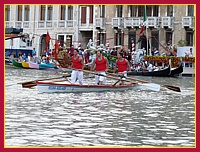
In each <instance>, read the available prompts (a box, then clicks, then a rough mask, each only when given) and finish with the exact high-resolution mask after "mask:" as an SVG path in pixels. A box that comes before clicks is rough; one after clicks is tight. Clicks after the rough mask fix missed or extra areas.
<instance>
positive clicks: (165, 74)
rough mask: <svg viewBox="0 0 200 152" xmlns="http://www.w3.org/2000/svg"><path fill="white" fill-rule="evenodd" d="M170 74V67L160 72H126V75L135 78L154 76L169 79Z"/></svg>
mask: <svg viewBox="0 0 200 152" xmlns="http://www.w3.org/2000/svg"><path fill="white" fill-rule="evenodd" d="M170 73H171V67H170V66H168V67H167V68H164V69H161V70H154V71H151V72H149V71H138V72H137V71H131V72H128V75H136V76H156V77H169V76H170Z"/></svg>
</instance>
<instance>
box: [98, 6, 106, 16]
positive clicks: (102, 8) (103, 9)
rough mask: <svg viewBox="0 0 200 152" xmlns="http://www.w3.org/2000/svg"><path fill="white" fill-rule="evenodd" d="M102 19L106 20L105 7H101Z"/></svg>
mask: <svg viewBox="0 0 200 152" xmlns="http://www.w3.org/2000/svg"><path fill="white" fill-rule="evenodd" d="M99 7H100V17H101V18H105V5H100V6H99Z"/></svg>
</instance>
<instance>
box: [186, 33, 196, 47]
mask: <svg viewBox="0 0 200 152" xmlns="http://www.w3.org/2000/svg"><path fill="white" fill-rule="evenodd" d="M193 34H194V33H193V31H192V30H186V41H187V46H193Z"/></svg>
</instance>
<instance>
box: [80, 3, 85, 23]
mask: <svg viewBox="0 0 200 152" xmlns="http://www.w3.org/2000/svg"><path fill="white" fill-rule="evenodd" d="M81 23H82V24H86V7H85V6H82V7H81Z"/></svg>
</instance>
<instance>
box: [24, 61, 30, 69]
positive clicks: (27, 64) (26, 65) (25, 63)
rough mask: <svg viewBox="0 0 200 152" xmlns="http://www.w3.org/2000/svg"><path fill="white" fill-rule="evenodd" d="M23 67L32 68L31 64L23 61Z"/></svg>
mask: <svg viewBox="0 0 200 152" xmlns="http://www.w3.org/2000/svg"><path fill="white" fill-rule="evenodd" d="M22 67H23V68H30V66H29V63H28V62H25V61H22Z"/></svg>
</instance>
